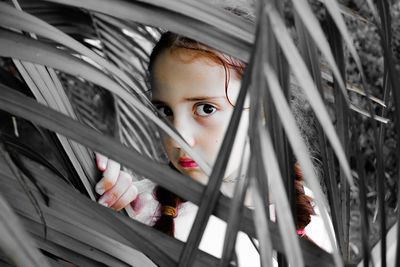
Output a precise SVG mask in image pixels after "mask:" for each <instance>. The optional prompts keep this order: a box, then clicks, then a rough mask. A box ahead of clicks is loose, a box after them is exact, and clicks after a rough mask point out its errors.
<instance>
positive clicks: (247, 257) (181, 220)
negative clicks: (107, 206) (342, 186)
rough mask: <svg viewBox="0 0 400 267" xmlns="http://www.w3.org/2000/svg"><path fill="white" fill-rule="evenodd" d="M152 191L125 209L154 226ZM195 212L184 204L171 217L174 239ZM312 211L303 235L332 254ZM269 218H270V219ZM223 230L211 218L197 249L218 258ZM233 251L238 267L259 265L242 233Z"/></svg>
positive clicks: (183, 231)
mask: <svg viewBox="0 0 400 267" xmlns="http://www.w3.org/2000/svg"><path fill="white" fill-rule="evenodd" d="M139 191H141V190H139ZM152 191H153V190H151V191H150V190H149V191H148V190H145V192H143V193H141V194H140V196H139V199H138V201H136V202H135V209H136V211H134V210H132V209H129V208H128V210H127V212H128V214H129V215H130V216H131V217H133V218H135V219H136V220H138V221H141V222H143V223H145V224H148V225H153V224H154V222H155V220H156V218H157V217H158V215H159V210H158V208H157V207H158V201H157V200H155V199H154V196H153V194H152V193H149V192H152ZM271 206H272V205H271ZM197 210H198V207H197V206H196V205H194V204H193V203H191V202H189V201H187V202H184V203H182V204H181V205H180V206H179V209H178V215H177V217H176V218H174V223H175V238H176V239H178V240H181V241H183V242H185V241H186V240H187V238H188V236H189V233H190V230H191V227H192V225H193V222H194V219H195V217H196V213H197ZM271 212H273V207H271ZM315 212H316V215H312V217H311V222H310V223H309V224H308V225H307V227H306V228H305V231H306V234H307V235H308V237H310V238H311V239H312V240H313V241H314V242H315V243H316V244H317V245H318V246H320V247H321V248H323V249H325V250H326V251H327V252H331V251H332V246H331V244H330V241H329V238H328V234H327V231H326V230H325V227H324V224H323V221H322V218H321V217H320V216H319V211H318V209H315ZM271 215H272V214H271ZM271 217H272V218H273V216H271ZM225 231H226V222H225V221H223V220H221V219H219V218H218V217H216V216H214V215H211V216H210V220H209V221H208V224H207V227H206V229H205V232H204V234H203V237H202V240H201V242H200V245H199V248H200V249H201V250H203V251H204V252H206V253H208V254H210V255H212V256H215V257H217V258H221V255H222V250H223V243H224V237H225ZM235 251H236V254H237V257H238V263H239V266H252V267H257V266H260V257H259V254H258V252H257V250H256V249H255V248H254V246H253V244H252V243H251V241H250V239H249V237H248V236H247V235H246V234H245V233H243V232H239V233H238V236H237V240H236V246H235ZM274 266H276V262H274Z"/></svg>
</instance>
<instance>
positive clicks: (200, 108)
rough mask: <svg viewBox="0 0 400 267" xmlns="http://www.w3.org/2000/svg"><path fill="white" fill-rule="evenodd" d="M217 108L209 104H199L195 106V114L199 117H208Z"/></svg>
mask: <svg viewBox="0 0 400 267" xmlns="http://www.w3.org/2000/svg"><path fill="white" fill-rule="evenodd" d="M215 111H217V108H216V107H214V106H213V105H210V104H200V105H197V106H196V110H195V113H196V114H197V115H199V116H201V117H208V116H210V115H212V114H213V113H214V112H215Z"/></svg>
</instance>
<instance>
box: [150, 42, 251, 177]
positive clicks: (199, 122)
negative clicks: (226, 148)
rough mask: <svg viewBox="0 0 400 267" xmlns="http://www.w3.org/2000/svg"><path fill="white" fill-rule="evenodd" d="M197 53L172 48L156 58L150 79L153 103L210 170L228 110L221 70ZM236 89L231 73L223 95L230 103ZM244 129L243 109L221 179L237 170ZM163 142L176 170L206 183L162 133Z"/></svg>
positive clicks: (229, 114)
mask: <svg viewBox="0 0 400 267" xmlns="http://www.w3.org/2000/svg"><path fill="white" fill-rule="evenodd" d="M196 53H198V52H195V51H193V50H190V49H184V48H175V49H174V50H170V49H166V50H164V51H163V52H161V54H160V55H158V57H157V59H156V61H155V63H154V68H153V75H152V77H153V80H152V90H153V100H152V102H153V103H154V104H155V106H156V107H157V109H158V110H159V111H160V113H161V114H162V115H163V116H165V117H166V118H168V119H169V120H170V121H171V123H172V124H173V125H174V126H175V128H176V129H177V131H178V132H179V133H180V134H181V135H182V137H183V138H184V139H185V140H186V142H187V143H188V144H189V145H190V146H191V147H192V148H193V149H194V150H195V151H196V152H197V153H198V154H200V155H201V156H202V157H203V158H204V159H205V160H206V161H207V162H208V163H209V164H210V166H213V164H214V162H215V160H216V158H217V154H218V151H219V148H220V146H221V144H222V141H223V139H224V134H225V130H226V128H227V126H228V124H229V120H230V117H231V115H232V112H233V106H232V105H231V104H230V103H229V101H228V99H227V98H226V95H225V70H224V67H223V66H222V65H220V64H217V63H216V62H214V61H213V60H211V59H210V58H207V57H205V56H203V55H199V54H196ZM239 89H240V80H239V79H238V77H237V75H236V73H235V72H234V71H233V70H231V71H230V77H229V87H228V92H229V96H230V99H231V101H232V100H233V101H232V102H235V100H236V97H237V95H238V93H239ZM231 96H232V97H231ZM247 126H248V111H247V110H244V111H243V116H242V119H241V124H240V126H239V131H238V133H237V137H236V141H235V144H234V147H233V150H232V154H231V158H230V161H229V164H228V166H227V171H226V173H225V178H226V177H227V176H232V178H233V176H234V175H235V171H236V170H237V169H238V166H239V162H240V157H241V155H242V148H243V145H244V141H245V138H246V134H247ZM163 144H164V146H165V149H166V152H167V155H168V158H169V160H170V161H171V163H172V164H173V165H174V166H175V167H176V168H177V169H178V170H179V171H181V172H182V173H184V174H187V175H189V176H190V177H192V178H193V179H195V180H197V181H199V182H201V183H203V184H205V183H207V181H208V177H207V176H206V175H205V174H204V173H203V172H202V171H201V170H200V169H199V167H198V165H197V164H196V162H195V161H193V160H192V159H191V158H190V157H189V156H188V155H187V153H185V151H183V150H182V148H181V147H180V146H179V145H178V144H177V143H176V142H175V141H174V140H173V139H172V138H170V137H169V136H167V135H163Z"/></svg>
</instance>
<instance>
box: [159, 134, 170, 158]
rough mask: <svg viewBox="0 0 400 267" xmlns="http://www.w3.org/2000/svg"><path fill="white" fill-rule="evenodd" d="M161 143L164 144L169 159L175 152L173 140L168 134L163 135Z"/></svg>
mask: <svg viewBox="0 0 400 267" xmlns="http://www.w3.org/2000/svg"><path fill="white" fill-rule="evenodd" d="M161 143H162V144H163V146H164V149H165V152H167V155H168V157H169V156H170V155H171V154H172V151H173V144H172V143H173V141H172V138H171V137H169V136H168V135H167V134H162V135H161Z"/></svg>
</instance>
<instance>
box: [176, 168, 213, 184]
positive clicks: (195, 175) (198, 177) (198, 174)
mask: <svg viewBox="0 0 400 267" xmlns="http://www.w3.org/2000/svg"><path fill="white" fill-rule="evenodd" d="M181 172H182V173H184V174H186V175H188V176H190V177H191V178H192V179H193V180H195V181H197V182H199V183H201V184H203V185H206V184H207V183H208V176H206V175H204V173H203V172H202V171H200V170H199V169H195V170H183V171H181Z"/></svg>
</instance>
